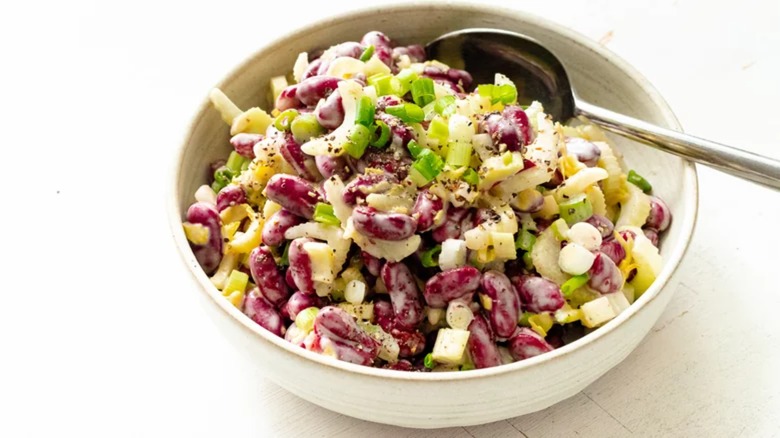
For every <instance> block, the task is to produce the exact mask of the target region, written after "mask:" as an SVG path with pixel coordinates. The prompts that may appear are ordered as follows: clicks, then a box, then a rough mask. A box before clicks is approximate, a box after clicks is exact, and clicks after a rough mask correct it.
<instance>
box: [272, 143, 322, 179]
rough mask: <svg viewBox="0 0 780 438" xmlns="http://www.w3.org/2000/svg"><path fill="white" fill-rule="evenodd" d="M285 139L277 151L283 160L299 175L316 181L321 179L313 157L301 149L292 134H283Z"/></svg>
mask: <svg viewBox="0 0 780 438" xmlns="http://www.w3.org/2000/svg"><path fill="white" fill-rule="evenodd" d="M284 137H285V141H284V143H282V144H281V147H280V148H279V153H281V154H282V157H284V160H285V161H287V163H288V164H289V165H290V166H292V168H293V169H295V172H296V173H298V175H299V176H301V177H303V178H306V179H307V180H309V181H313V182H317V181H319V180H321V179H322V175H320V172H319V170H317V164H316V163H315V161H314V157H312V156H311V155H307V154H305V153H304V152H303V150H301V145H299V144H298V142H296V141H295V139H294V138H293V136H292V134H290V133H286V134H285V136H284Z"/></svg>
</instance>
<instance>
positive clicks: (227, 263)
mask: <svg viewBox="0 0 780 438" xmlns="http://www.w3.org/2000/svg"><path fill="white" fill-rule="evenodd" d="M236 266H238V254H236V253H232V252H231V253H227V254H225V255H224V256H223V257H222V261H220V262H219V267H218V268H217V272H215V273H214V275H212V276H211V278H210V280H211V284H213V285H214V287H216V288H217V289H219V290H222V289H223V288H224V287H225V283H226V282H227V279H228V276H229V275H230V273H231V272H233V270H234V269H236Z"/></svg>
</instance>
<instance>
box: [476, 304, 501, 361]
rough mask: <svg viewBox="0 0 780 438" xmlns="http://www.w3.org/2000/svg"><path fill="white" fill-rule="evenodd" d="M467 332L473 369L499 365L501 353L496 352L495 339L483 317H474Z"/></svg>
mask: <svg viewBox="0 0 780 438" xmlns="http://www.w3.org/2000/svg"><path fill="white" fill-rule="evenodd" d="M469 332H471V334H469V340H468V348H469V353H470V354H471V360H472V361H473V362H474V367H475V368H477V369H481V368H490V367H495V366H499V365H501V353H499V352H498V346H497V345H496V340H495V337H494V336H493V332H492V331H491V330H490V325H489V324H488V322H487V320H486V319H485V316H484V315H482V314H479V313H478V314H476V315H474V319H473V320H472V321H471V324H469Z"/></svg>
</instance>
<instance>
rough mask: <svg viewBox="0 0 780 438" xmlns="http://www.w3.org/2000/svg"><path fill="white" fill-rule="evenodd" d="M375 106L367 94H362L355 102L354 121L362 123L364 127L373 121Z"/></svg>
mask: <svg viewBox="0 0 780 438" xmlns="http://www.w3.org/2000/svg"><path fill="white" fill-rule="evenodd" d="M375 112H376V108H375V107H374V102H372V101H371V98H370V97H368V96H362V97H361V98H360V100H358V103H357V109H356V110H355V123H357V124H359V125H363V126H365V127H366V128H368V127H369V126H371V125H372V124H373V123H374V113H375Z"/></svg>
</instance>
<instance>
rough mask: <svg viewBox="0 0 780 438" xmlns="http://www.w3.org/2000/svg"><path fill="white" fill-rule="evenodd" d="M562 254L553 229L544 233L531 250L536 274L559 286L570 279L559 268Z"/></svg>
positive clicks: (549, 228) (548, 229)
mask: <svg viewBox="0 0 780 438" xmlns="http://www.w3.org/2000/svg"><path fill="white" fill-rule="evenodd" d="M560 253H561V243H560V242H558V239H556V238H555V233H554V232H553V229H552V228H551V227H548V228H547V229H546V230H544V231H542V234H540V235H539V237H537V239H536V243H535V244H534V247H533V249H532V250H531V260H532V261H533V263H534V268H535V269H536V272H538V273H539V274H541V275H542V277H544V278H547V279H549V280H551V281H553V282H555V283H556V284H558V285H559V286H560V285H562V284H563V283H564V282H565V281H566V280H568V279H569V276H568V275H567V274H565V273H564V272H563V271H561V268H560V267H559V266H558V259H559V256H560Z"/></svg>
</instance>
